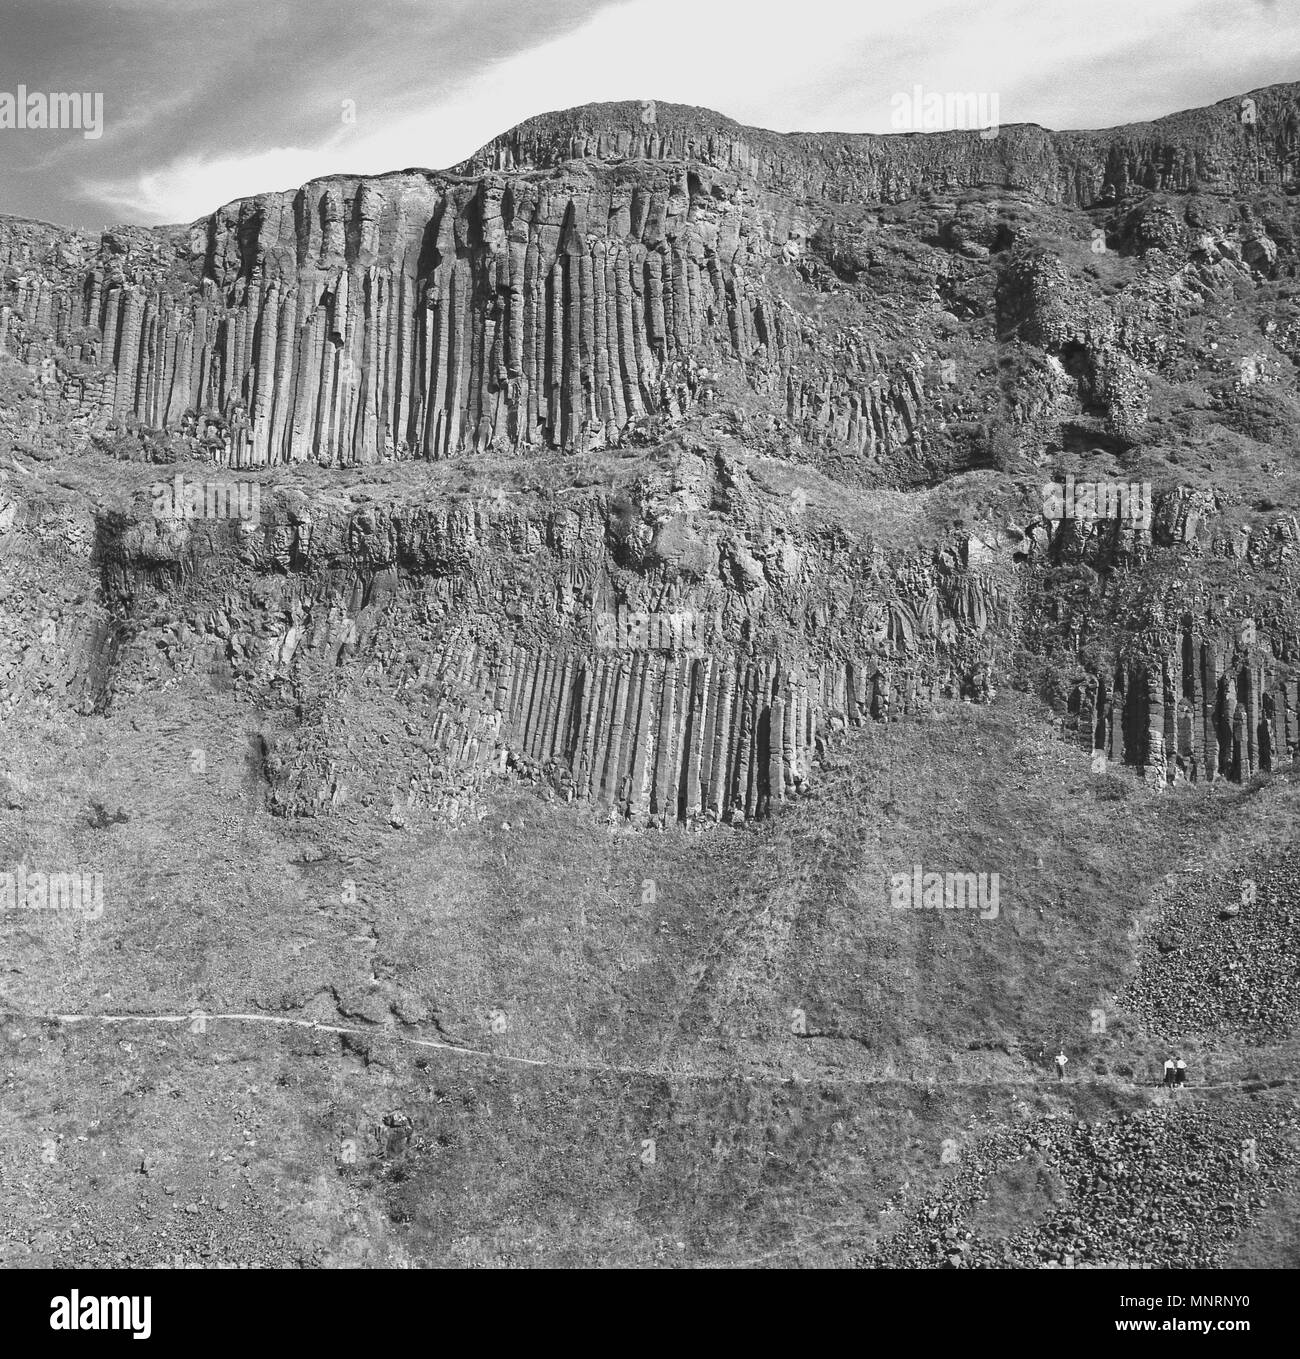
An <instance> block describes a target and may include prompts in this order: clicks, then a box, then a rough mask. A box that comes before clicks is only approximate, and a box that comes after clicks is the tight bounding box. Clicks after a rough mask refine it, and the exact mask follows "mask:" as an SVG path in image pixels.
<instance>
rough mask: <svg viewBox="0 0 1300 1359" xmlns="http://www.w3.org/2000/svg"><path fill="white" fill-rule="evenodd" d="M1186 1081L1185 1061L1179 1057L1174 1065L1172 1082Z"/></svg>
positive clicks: (1181, 1082) (1179, 1083) (1180, 1083)
mask: <svg viewBox="0 0 1300 1359" xmlns="http://www.w3.org/2000/svg"><path fill="white" fill-rule="evenodd" d="M1186 1082H1187V1063H1186V1062H1185V1061H1183V1059H1182V1058H1181V1057H1180V1058H1179V1059H1178V1061H1177V1062H1176V1063H1175V1066H1174V1083H1175V1084H1176V1085H1184V1084H1186Z"/></svg>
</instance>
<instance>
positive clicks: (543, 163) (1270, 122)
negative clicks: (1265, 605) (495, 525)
mask: <svg viewBox="0 0 1300 1359" xmlns="http://www.w3.org/2000/svg"><path fill="white" fill-rule="evenodd" d="M1247 100H1248V101H1249V113H1248V114H1247V111H1246V104H1247ZM648 113H649V121H646V117H647V108H643V107H642V106H640V105H637V104H616V105H597V106H590V107H586V108H583V109H577V110H570V111H569V112H567V113H564V114H554V115H547V116H545V117H542V118H539V119H534V120H531V121H530V122H528V123H525V124H522V125H521V126H520V127H519V128H517V129H515V130H514V131H513V132H512V133H510V134H508V135H507V136H505V137H503V138H500V139H498V140H497V141H495V142H493V143H490V144H489V145H488V146H487V147H485V148H484V149H483V150H482V151H481V152H479V153H478V154H477V155H476V156H474V157H471V158H470V160H469V161H467V162H465V164H464V165H462V166H460V167H458V169H457V171H456V172H448V173H445V174H434V173H431V172H415V171H410V172H406V173H401V174H392V175H385V176H379V177H375V178H370V179H364V180H363V179H356V178H345V177H340V178H331V179H326V180H318V181H314V182H313V183H311V184H308V185H306V186H304V187H303V188H302V189H300V190H298V191H297V192H296V193H294V192H288V193H271V194H264V195H261V196H259V197H256V198H251V199H245V200H241V201H239V202H237V203H233V204H230V205H228V206H227V207H225V208H223V209H221V210H220V211H219V212H216V213H214V214H213V215H212V216H211V217H209V218H207V219H205V220H203V221H200V222H197V223H195V224H194V225H193V226H191V227H189V228H188V229H180V230H160V231H156V232H141V231H132V230H124V231H115V232H111V233H108V234H106V235H105V236H104V237H103V238H102V239H101V240H100V241H99V242H95V241H93V240H91V239H89V238H86V237H84V236H80V235H77V234H75V233H59V234H58V241H57V244H56V245H54V246H53V247H52V248H50V249H47V248H46V247H47V246H49V244H50V243H49V240H48V236H49V233H48V231H47V230H44V229H34V228H33V226H32V225H24V224H12V225H8V226H6V227H5V229H4V232H3V239H2V240H0V258H3V259H4V260H5V263H6V265H7V267H8V270H9V280H8V281H9V294H8V296H7V297H6V298H5V305H4V307H3V308H2V309H0V346H3V347H4V348H5V349H7V350H9V351H10V352H14V353H17V354H19V355H20V356H21V357H23V358H24V359H25V360H26V361H27V362H29V363H31V362H39V361H41V360H42V359H43V358H48V357H55V356H66V358H67V359H68V360H69V361H70V362H71V363H72V364H73V365H74V367H73V369H72V370H71V373H70V374H69V376H68V378H67V380H66V381H65V383H64V388H65V393H66V395H67V397H68V398H69V404H70V406H71V408H72V414H73V416H74V418H77V419H80V420H81V421H83V422H84V423H86V424H88V425H91V426H100V427H102V426H104V425H106V424H109V423H112V422H117V423H121V422H124V421H125V422H136V423H139V424H141V425H143V426H144V427H146V428H150V429H157V430H161V431H165V432H167V433H170V434H173V435H178V436H181V437H183V438H185V439H187V440H188V441H190V442H191V443H192V444H202V445H204V446H206V447H207V448H209V449H210V450H211V451H213V452H215V453H216V454H217V455H218V456H219V457H220V458H221V460H223V461H225V462H228V463H230V464H231V465H234V466H239V467H245V466H262V465H267V464H278V463H292V462H295V461H303V460H308V459H310V460H314V461H319V462H321V463H323V464H326V465H351V464H362V465H365V464H373V463H376V462H383V461H389V460H393V459H403V458H445V457H450V456H454V455H456V454H458V453H460V452H462V451H464V452H478V453H481V452H483V451H484V450H485V449H488V448H492V449H515V450H525V449H543V448H555V449H566V450H571V449H575V448H589V447H594V446H599V445H602V444H606V443H610V442H616V441H618V440H619V439H620V438H622V437H624V436H625V435H627V434H628V433H629V432H630V431H633V430H635V429H636V428H637V427H638V426H639V425H640V424H641V423H642V422H644V421H645V420H646V419H647V417H650V416H653V415H662V416H666V417H667V418H669V419H673V418H680V416H681V415H682V414H683V413H684V412H685V411H686V410H687V409H689V408H690V407H691V406H692V405H693V404H694V402H695V401H696V400H698V399H701V398H702V397H704V396H707V395H709V394H710V393H711V391H712V387H713V384H714V383H715V382H716V380H717V378H718V376H719V370H725V371H726V372H728V373H730V374H731V375H732V377H733V378H734V381H736V382H738V383H740V384H741V385H742V387H744V388H745V389H747V390H750V391H752V392H755V393H758V394H760V395H763V396H765V397H766V398H768V402H767V404H768V406H769V407H770V410H771V411H772V413H774V414H778V415H784V416H786V417H787V418H788V419H789V421H790V422H791V424H792V426H793V428H794V430H795V431H796V432H798V433H799V434H800V435H801V437H803V438H811V439H812V440H814V441H818V442H823V443H829V444H830V445H832V446H834V447H835V448H836V449H837V450H839V451H842V452H843V453H845V454H847V455H848V456H850V457H854V458H865V459H866V460H868V461H872V460H877V461H879V462H881V463H883V464H885V465H887V466H889V465H894V464H899V463H901V464H904V465H906V464H913V465H914V464H916V463H917V462H925V461H926V458H927V452H926V449H925V443H926V435H925V425H926V423H927V415H928V414H929V408H931V407H932V406H933V401H932V397H931V395H929V394H927V391H926V388H927V386H932V385H933V384H932V383H927V381H926V376H925V373H924V371H923V368H924V365H925V363H926V361H927V357H928V356H927V355H926V352H925V351H926V349H927V348H930V347H931V346H929V345H927V344H926V343H925V339H926V336H925V335H924V333H923V330H920V329H918V328H917V326H916V325H915V323H914V324H913V325H912V326H910V327H908V326H904V327H903V328H901V329H900V328H899V326H898V325H897V324H896V321H897V318H890V317H889V316H888V314H887V309H885V310H882V309H881V308H880V307H879V306H875V305H873V304H872V303H871V302H870V300H868V299H858V302H859V310H860V312H861V315H860V316H859V317H858V318H857V319H858V320H859V321H860V322H861V323H863V324H861V325H859V326H858V327H857V329H856V330H853V329H849V330H848V331H847V333H846V334H842V336H841V339H840V341H839V344H838V346H836V345H833V344H830V345H828V343H827V340H826V337H825V336H824V335H821V334H819V333H818V331H817V326H816V318H810V317H808V316H807V314H806V309H804V308H801V307H800V306H798V304H797V302H796V301H794V299H792V298H791V297H790V296H789V289H788V288H787V286H786V284H787V283H788V282H789V281H790V280H791V279H792V278H793V279H795V280H798V279H799V278H800V275H801V272H802V274H803V275H805V276H806V275H807V274H808V271H809V268H810V267H811V268H812V270H813V271H814V272H816V270H817V268H818V267H819V266H818V264H817V261H816V256H817V253H818V252H817V248H816V247H817V244H818V242H831V241H834V242H835V243H836V244H835V245H834V247H833V249H832V250H831V252H830V257H831V258H832V259H833V260H834V261H835V263H836V264H837V266H838V267H839V268H840V269H841V272H842V271H843V268H844V267H845V262H846V261H847V262H848V263H849V267H850V268H852V267H853V261H854V258H855V256H856V257H857V262H858V264H860V265H861V266H862V267H864V268H865V269H866V270H867V272H868V273H869V274H870V273H873V272H875V271H877V270H878V269H880V268H881V264H882V262H881V261H880V260H879V259H878V258H876V256H877V255H878V254H879V253H880V252H879V251H877V250H876V249H874V248H873V247H872V246H871V245H868V244H866V243H865V242H864V241H863V240H862V234H863V232H864V231H865V232H867V233H873V232H875V231H876V230H877V229H878V228H879V227H880V225H881V223H880V221H879V220H878V218H877V217H875V216H873V215H872V212H873V210H874V209H878V208H880V207H881V206H887V205H891V204H898V203H901V202H906V201H908V200H912V199H916V198H918V197H920V196H922V195H924V194H940V195H953V194H956V195H960V194H963V193H965V192H967V191H971V190H985V191H989V192H991V193H994V194H1004V195H1005V194H1008V193H1011V194H1022V195H1028V196H1030V197H1031V198H1032V199H1033V200H1034V201H1035V202H1037V203H1041V204H1049V205H1055V206H1059V207H1061V208H1063V209H1064V208H1068V209H1098V210H1105V209H1114V208H1116V207H1117V206H1118V205H1120V204H1122V203H1125V202H1126V201H1127V200H1128V199H1129V198H1131V197H1132V196H1133V195H1134V194H1146V193H1152V192H1154V193H1160V194H1165V193H1169V194H1175V195H1205V196H1211V197H1221V196H1232V195H1239V194H1240V195H1250V194H1258V193H1261V192H1262V193H1286V192H1288V191H1289V190H1290V189H1291V188H1292V187H1293V186H1294V184H1295V183H1296V176H1297V165H1298V164H1300V143H1298V142H1297V113H1296V88H1295V87H1294V86H1275V87H1272V88H1270V89H1269V90H1263V91H1257V92H1255V94H1254V95H1252V96H1248V97H1246V98H1245V99H1243V100H1236V101H1232V100H1229V101H1224V102H1223V103H1221V104H1219V105H1215V106H1213V107H1212V108H1209V109H1204V110H1199V111H1196V112H1195V113H1189V114H1180V115H1176V116H1174V117H1172V118H1168V119H1163V120H1160V121H1159V122H1157V123H1153V124H1149V125H1141V126H1137V127H1126V128H1119V129H1114V130H1111V131H1107V132H1088V133H1051V132H1047V131H1045V130H1043V129H1041V128H1036V127H1024V126H1020V127H1008V128H1003V129H1000V130H999V132H998V134H997V136H996V137H994V138H986V137H982V136H981V135H980V134H979V133H977V132H969V133H941V134H934V135H910V136H890V137H871V136H833V135H829V134H827V135H819V136H795V135H788V136H787V135H778V134H774V133H763V132H759V131H755V130H753V129H745V128H740V127H738V126H737V125H735V124H731V123H729V122H728V120H726V119H723V118H721V117H719V116H718V115H714V114H709V113H706V112H704V111H701V110H697V109H689V108H683V107H680V106H676V105H669V104H656V105H653V106H649V108H648ZM855 210H856V211H855ZM846 213H847V214H848V215H849V217H850V218H852V219H853V220H854V221H855V222H856V226H854V225H852V224H851V223H849V222H846V218H845V214H846ZM968 226H969V224H968ZM993 226H994V228H999V227H1000V230H998V229H995V230H992V231H990V233H989V236H988V238H987V239H988V240H989V241H990V242H996V241H999V240H1001V241H1002V248H1005V247H1006V243H1007V242H1009V241H1010V239H1011V238H1012V237H1013V236H1014V234H1015V233H1014V229H1013V227H1012V226H1011V225H1010V224H1008V223H1007V222H1005V221H1003V222H1001V223H1000V224H999V223H998V222H994V223H993ZM846 233H847V238H848V239H847V241H846ZM978 237H979V233H978V232H976V233H975V235H974V236H972V235H971V233H970V231H969V230H967V231H965V232H963V231H961V230H958V231H957V232H956V233H955V234H954V233H953V232H952V231H951V230H950V232H949V239H950V240H951V241H953V243H955V244H957V245H959V246H960V245H963V244H965V245H971V244H972V243H974V244H975V245H976V249H979V248H981V247H980V246H979V245H978ZM855 238H856V240H857V242H858V245H857V246H856V247H855V245H854V239H855ZM864 246H865V255H864V254H863V253H862V252H863V248H864ZM1265 249H1266V247H1263V246H1261V247H1260V250H1261V251H1264V250H1265ZM967 253H971V252H970V251H967ZM810 257H811V265H810V262H809V261H810ZM804 281H805V282H806V281H807V279H806V277H805V278H804ZM873 281H876V282H878V281H879V278H878V277H877V278H876V279H875V280H873ZM918 282H919V284H920V286H921V289H922V291H923V292H924V293H928V292H929V287H928V286H926V283H927V281H926V280H918V281H914V282H913V284H912V286H914V287H915V286H916V284H917V283H918ZM936 282H937V281H936ZM891 283H892V280H891ZM914 320H915V318H914ZM891 321H893V322H895V323H894V324H891V323H890V322H891ZM843 329H844V328H841V330H843ZM47 341H48V342H50V343H49V344H48V345H47V344H46V342H47ZM837 347H838V348H839V349H840V351H841V352H839V353H834V352H828V350H832V351H833V350H834V349H835V348H837ZM1110 367H1112V368H1113V367H1114V365H1113V364H1111V365H1110ZM1122 381H1123V379H1122V377H1121V376H1113V377H1112V378H1111V380H1110V386H1111V387H1115V386H1116V385H1117V384H1122ZM934 460H935V459H934V458H933V457H931V458H930V461H931V462H933V461H934ZM938 460H939V461H940V462H942V461H944V460H945V459H943V458H942V457H941V458H939V459H938ZM896 474H897V473H896Z"/></svg>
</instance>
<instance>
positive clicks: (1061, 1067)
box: [1056, 1048, 1070, 1081]
mask: <svg viewBox="0 0 1300 1359" xmlns="http://www.w3.org/2000/svg"><path fill="white" fill-rule="evenodd" d="M1069 1060H1070V1059H1069V1058H1068V1057H1067V1056H1066V1055H1065V1049H1064V1048H1062V1049H1061V1050H1060V1052H1058V1053H1057V1054H1056V1079H1057V1080H1059V1081H1063V1080H1064V1079H1065V1064H1066V1062H1068V1061H1069Z"/></svg>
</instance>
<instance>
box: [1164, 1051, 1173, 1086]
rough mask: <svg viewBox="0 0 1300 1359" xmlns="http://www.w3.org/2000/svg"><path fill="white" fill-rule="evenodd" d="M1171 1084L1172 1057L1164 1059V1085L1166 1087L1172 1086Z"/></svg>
mask: <svg viewBox="0 0 1300 1359" xmlns="http://www.w3.org/2000/svg"><path fill="white" fill-rule="evenodd" d="M1173 1083H1174V1059H1173V1058H1172V1057H1166V1058H1165V1084H1166V1085H1173Z"/></svg>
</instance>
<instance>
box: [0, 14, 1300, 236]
mask: <svg viewBox="0 0 1300 1359" xmlns="http://www.w3.org/2000/svg"><path fill="white" fill-rule="evenodd" d="M0 6H2V7H3V12H2V13H0V95H2V94H3V93H5V92H8V93H10V94H16V93H17V91H18V86H19V84H24V85H26V87H27V89H28V90H29V91H31V90H39V91H42V92H48V91H60V92H62V91H68V92H71V91H83V90H84V91H91V92H100V93H102V94H103V97H104V131H103V135H102V136H101V137H100V138H99V139H98V140H87V139H85V138H83V137H82V135H81V133H80V132H77V131H75V130H37V129H26V130H22V129H14V128H0V185H3V188H4V196H3V199H0V210H3V211H4V212H7V213H12V214H16V215H19V216H27V217H39V218H44V219H47V220H50V221H56V222H64V223H69V224H76V225H83V226H92V227H100V226H102V225H105V224H107V223H110V222H118V221H132V222H140V223H145V224H156V223H162V222H188V221H192V220H194V219H195V218H197V217H200V216H203V215H204V214H206V213H208V212H210V211H212V209H213V208H215V207H218V206H219V205H221V204H222V203H225V202H228V201H229V200H230V199H232V198H237V197H242V196H245V195H249V194H254V193H258V192H264V191H267V190H271V189H288V188H295V187H297V186H298V185H299V184H302V183H304V182H305V181H307V180H309V179H311V178H313V177H315V176H317V175H323V174H332V173H338V172H361V173H379V172H382V171H385V170H393V169H402V168H405V167H407V166H429V167H433V168H440V167H443V166H446V165H451V164H454V163H455V162H457V161H459V160H462V159H464V158H465V157H466V156H468V155H469V154H470V153H471V152H472V151H474V150H475V149H476V148H477V147H479V146H481V145H482V144H483V143H484V142H486V141H488V140H490V139H491V138H492V137H493V136H495V135H496V134H497V133H499V132H503V131H505V130H506V129H507V128H509V127H511V126H513V125H514V124H515V123H518V122H521V121H522V120H523V119H525V118H527V117H529V116H531V115H533V114H536V113H542V112H545V111H547V110H549V109H555V108H567V107H571V106H573V105H575V104H582V103H587V102H590V101H596V100H611V99H662V100H666V101H671V102H677V103H684V104H698V105H702V106H704V107H707V108H712V109H716V110H718V111H719V112H721V113H725V114H727V115H728V116H729V117H732V118H735V119H737V120H739V121H740V122H743V123H751V124H754V125H757V126H762V127H769V128H775V129H777V130H778V131H809V132H816V131H843V132H887V131H889V130H890V112H891V103H890V100H891V97H892V96H893V95H894V94H895V93H898V92H901V91H910V90H911V89H912V88H913V86H914V85H917V84H920V85H921V86H922V87H923V88H924V89H925V90H927V91H963V92H964V91H972V92H986V93H996V94H997V95H998V101H999V111H1000V117H1001V122H1002V123H1003V124H1007V123H1015V122H1035V123H1041V124H1043V125H1044V126H1046V127H1053V128H1072V127H1075V128H1077V127H1107V126H1112V125H1114V124H1117V123H1124V122H1131V121H1134V120H1138V119H1147V118H1153V117H1159V116H1160V115H1162V114H1165V113H1173V112H1176V111H1178V110H1179V109H1185V108H1193V107H1197V106H1200V105H1203V104H1209V103H1213V102H1214V101H1216V100H1218V99H1222V98H1226V97H1228V96H1231V95H1236V94H1241V93H1243V92H1245V91H1247V90H1251V89H1255V88H1258V87H1259V86H1261V85H1269V84H1273V83H1275V82H1278V81H1284V80H1296V79H1300V3H1297V0H1138V2H1137V3H1135V0H979V3H971V0H906V3H904V2H903V0H885V2H883V3H882V0H782V2H781V3H777V2H776V0H620V2H618V3H601V2H600V0H223V3H221V4H219V5H214V4H212V3H211V0H0ZM345 100H351V101H353V103H354V104H355V109H356V121H355V122H354V123H345V122H344V120H343V108H344V101H345Z"/></svg>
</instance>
